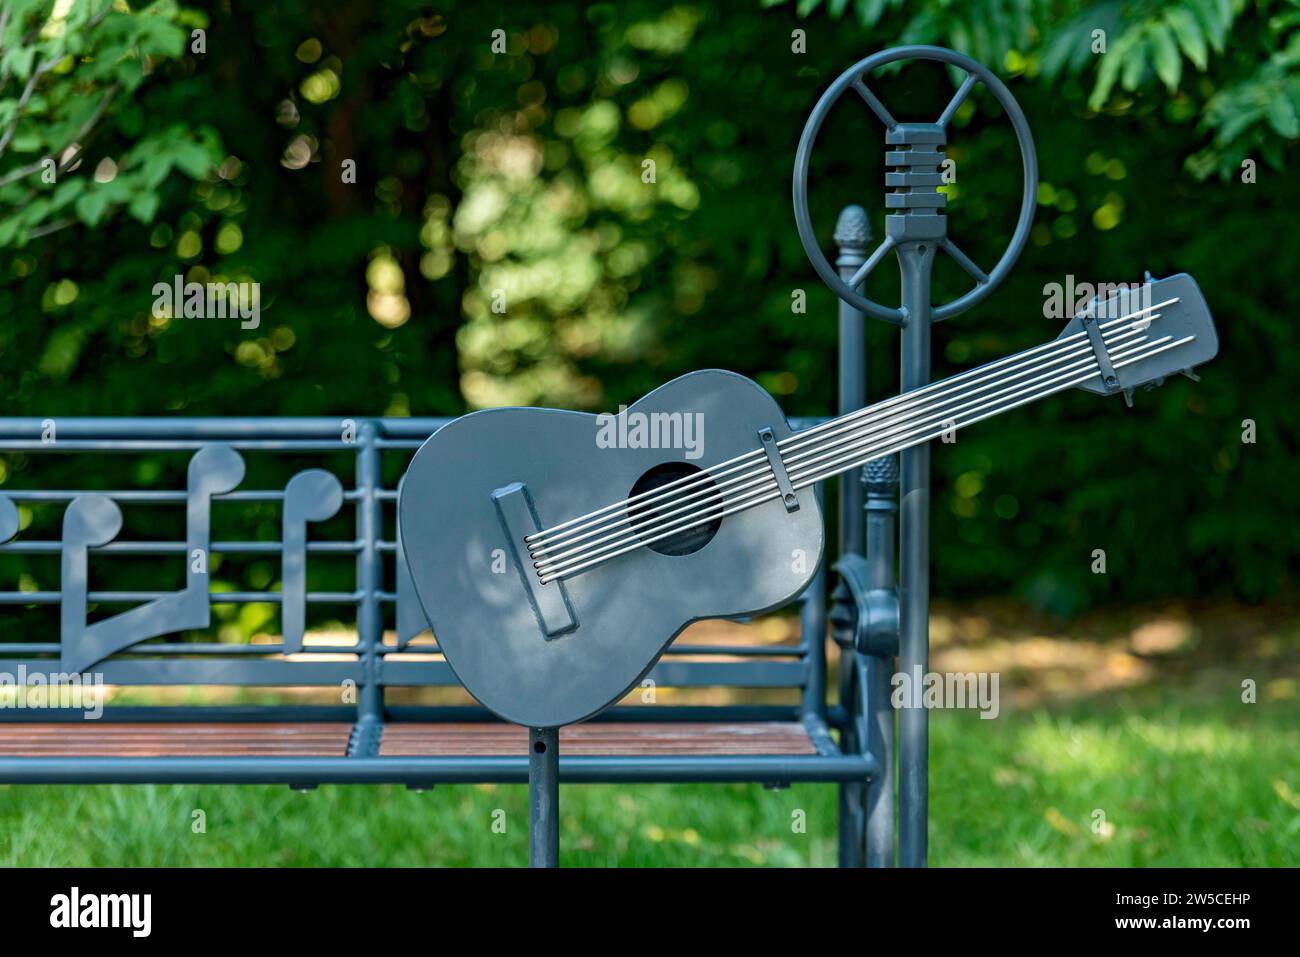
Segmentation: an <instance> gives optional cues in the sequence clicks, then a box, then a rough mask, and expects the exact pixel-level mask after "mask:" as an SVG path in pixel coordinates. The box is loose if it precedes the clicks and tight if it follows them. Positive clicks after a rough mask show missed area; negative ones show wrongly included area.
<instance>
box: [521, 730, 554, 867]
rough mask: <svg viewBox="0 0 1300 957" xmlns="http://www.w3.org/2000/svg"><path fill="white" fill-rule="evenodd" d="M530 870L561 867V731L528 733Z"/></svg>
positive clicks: (529, 731) (530, 731) (534, 731)
mask: <svg viewBox="0 0 1300 957" xmlns="http://www.w3.org/2000/svg"><path fill="white" fill-rule="evenodd" d="M528 866H529V867H559V866H560V730H559V728H530V729H529V730H528Z"/></svg>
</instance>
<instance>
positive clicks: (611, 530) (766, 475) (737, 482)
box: [533, 330, 1144, 568]
mask: <svg viewBox="0 0 1300 957" xmlns="http://www.w3.org/2000/svg"><path fill="white" fill-rule="evenodd" d="M1143 332H1144V330H1131V331H1129V332H1124V333H1120V334H1117V335H1114V336H1112V337H1110V338H1109V340H1108V341H1107V347H1108V348H1114V347H1115V346H1117V345H1119V344H1121V343H1122V342H1123V341H1124V340H1127V339H1129V338H1131V337H1133V336H1137V335H1142V334H1143ZM1072 351H1073V352H1074V354H1073V355H1070V356H1064V357H1062V358H1061V359H1056V360H1054V362H1053V363H1051V364H1057V363H1059V362H1061V361H1063V360H1064V361H1068V362H1074V363H1075V364H1074V365H1072V366H1069V367H1067V368H1065V369H1058V370H1056V371H1055V372H1045V371H1043V366H1042V365H1040V364H1038V363H1035V364H1034V367H1033V368H1032V369H1029V370H1027V371H1030V372H1034V373H1038V375H1036V376H1035V377H1034V378H1031V379H1029V380H1027V381H1020V382H1015V383H1014V384H1011V385H1008V382H1014V380H1015V379H1018V378H1019V375H1015V376H1012V377H1010V379H1000V380H999V381H998V382H995V383H993V384H992V385H993V386H995V387H997V386H1000V387H1003V388H1001V389H999V390H998V391H995V392H993V393H987V392H986V391H985V390H986V389H987V388H989V386H981V387H980V388H978V389H976V390H974V391H975V392H976V393H981V392H983V393H984V394H982V395H978V394H977V395H972V393H971V392H969V391H966V392H964V393H963V394H962V395H961V396H960V397H958V398H957V399H955V400H954V399H949V400H946V401H945V402H943V403H941V404H939V405H938V406H934V405H932V406H930V407H928V408H924V409H922V410H920V411H919V412H914V413H909V414H907V415H904V416H901V417H900V416H889V417H887V418H881V417H878V416H872V417H870V419H869V421H868V422H867V423H866V424H865V425H859V426H857V427H855V428H853V429H850V430H846V431H845V432H843V433H842V434H841V435H840V436H839V437H838V438H835V437H834V436H832V438H834V441H831V442H829V443H823V442H815V443H809V445H810V446H811V447H810V448H808V449H807V450H806V451H802V452H795V453H794V454H792V455H787V456H782V461H783V464H784V466H785V468H786V470H787V472H789V471H791V470H793V469H794V468H795V467H796V466H797V465H798V463H800V462H803V461H804V460H805V459H808V458H809V457H810V456H815V457H814V458H813V459H812V462H817V461H821V460H825V459H826V458H828V457H830V456H831V455H833V454H834V450H835V449H836V448H838V447H840V446H843V445H846V444H853V443H859V442H861V441H862V440H863V439H865V438H866V437H867V436H868V435H874V434H875V433H878V432H880V431H881V430H884V433H885V436H888V435H892V434H894V433H896V432H899V431H905V430H907V429H908V428H911V427H913V426H914V425H915V424H916V423H917V422H918V421H922V420H933V419H938V420H940V421H942V419H943V417H944V416H945V415H946V416H947V417H949V418H951V417H952V416H953V415H955V414H957V413H958V412H962V411H965V410H967V409H969V408H970V407H971V406H973V405H978V404H979V403H982V402H983V403H987V402H988V401H989V400H991V399H994V398H998V397H1000V396H1003V395H1006V394H1007V393H1008V392H1012V391H1014V390H1016V389H1024V388H1025V387H1026V386H1030V385H1033V384H1035V383H1037V382H1040V381H1043V380H1044V379H1049V378H1051V377H1052V376H1056V375H1059V374H1060V373H1062V372H1072V371H1075V370H1076V369H1084V368H1087V367H1088V365H1090V364H1092V363H1093V362H1095V359H1094V357H1093V356H1092V354H1091V349H1090V348H1089V347H1087V346H1080V347H1078V348H1077V349H1075V350H1072ZM1085 359H1087V360H1088V362H1086V363H1084V362H1083V360H1085ZM1081 363H1082V364H1081ZM879 437H884V436H879ZM810 464H811V463H810ZM775 480H776V476H775V474H774V473H773V472H772V469H771V466H770V464H769V463H767V462H766V460H764V461H763V462H762V463H761V464H760V465H759V466H758V467H757V468H755V469H751V470H750V471H749V472H748V473H745V474H742V475H739V476H737V477H736V478H733V479H730V480H728V481H726V482H722V483H720V484H717V485H715V484H714V483H711V482H710V483H708V485H707V486H706V487H705V488H703V489H701V490H699V491H696V492H693V493H691V494H688V495H685V496H681V497H677V498H674V499H673V500H672V501H669V502H666V503H665V504H664V505H662V506H660V507H659V508H658V509H656V511H657V512H659V514H658V515H657V516H656V519H657V520H658V521H666V520H668V519H669V518H671V517H673V516H675V515H680V514H682V513H683V512H685V511H689V509H690V508H691V505H690V504H689V503H691V502H692V501H695V500H696V499H699V498H701V497H709V498H712V497H715V496H717V495H718V494H719V493H720V492H724V491H727V493H728V494H735V493H737V492H741V491H744V490H745V489H747V488H751V487H753V486H755V485H757V484H759V483H765V487H766V484H771V483H774V482H775ZM728 490H729V491H728ZM649 507H650V506H645V505H635V506H633V509H629V511H628V512H626V513H624V515H623V516H620V517H618V519H617V520H616V521H613V522H605V523H601V524H598V525H597V527H596V528H594V529H592V530H591V531H589V532H586V533H585V534H582V535H578V536H577V537H576V538H571V539H569V540H567V541H565V542H563V543H562V544H561V545H560V546H557V547H559V548H561V549H562V550H561V551H551V552H549V553H547V554H545V557H541V555H542V551H541V550H538V551H535V552H533V555H534V558H535V559H536V560H535V561H534V566H535V567H539V568H540V567H542V565H543V564H556V563H559V562H563V561H565V560H566V559H568V558H569V557H571V556H572V555H574V554H576V553H578V552H580V551H582V550H584V549H590V548H593V547H596V546H597V545H600V544H602V543H603V542H606V541H608V540H609V539H610V538H612V537H613V536H614V535H616V534H618V533H619V532H621V531H622V527H623V526H627V527H629V528H630V527H632V525H633V523H634V522H635V520H636V519H635V518H634V517H633V516H632V515H631V514H630V512H631V511H632V510H639V511H642V512H644V511H645V510H646V509H647V508H649ZM664 508H668V509H671V511H668V512H666V513H665V512H663V511H662V510H663V509H664ZM601 533H604V534H603V536H602V537H600V538H597V539H595V540H594V541H588V542H587V544H586V545H580V544H579V543H580V542H583V541H584V540H587V539H590V538H591V537H592V536H593V535H601Z"/></svg>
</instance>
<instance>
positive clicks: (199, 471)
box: [60, 445, 244, 673]
mask: <svg viewBox="0 0 1300 957" xmlns="http://www.w3.org/2000/svg"><path fill="white" fill-rule="evenodd" d="M243 478H244V462H243V459H241V458H240V456H239V453H237V452H235V451H234V450H233V449H230V448H228V447H226V446H220V445H212V446H207V447H204V448H202V449H200V450H199V451H198V452H196V453H195V454H194V457H193V458H192V459H191V460H190V466H189V484H188V498H187V502H186V534H185V562H186V576H185V588H184V589H183V590H182V591H179V592H175V593H174V594H169V595H165V596H163V597H160V598H155V599H152V600H150V601H149V602H147V603H146V604H143V605H140V606H138V607H136V608H132V609H131V610H130V611H126V612H123V613H122V614H120V615H116V616H114V617H112V618H109V619H107V620H105V621H100V622H96V623H95V624H93V625H91V624H87V621H86V614H87V604H88V601H89V599H88V594H89V590H90V589H89V570H88V569H89V556H88V552H89V549H90V548H92V547H96V546H103V545H107V544H108V543H109V542H111V541H112V540H113V539H114V538H116V537H117V534H118V532H120V531H121V530H122V512H121V510H120V509H119V508H118V507H117V504H116V503H115V502H114V501H113V500H112V499H111V498H108V497H107V496H104V495H82V496H78V497H77V498H76V499H74V500H73V502H72V504H71V505H69V506H68V510H67V512H66V513H65V516H64V520H63V563H62V564H63V569H62V585H61V587H62V590H63V593H64V601H63V604H62V609H61V615H60V623H61V628H60V631H61V632H62V636H61V650H62V664H63V667H64V669H66V670H67V671H69V672H73V673H77V672H82V671H85V670H86V669H88V668H89V667H90V666H91V665H93V664H95V663H96V662H98V661H102V660H103V659H104V658H106V657H108V656H109V655H111V654H112V653H113V652H115V651H120V650H122V649H123V648H126V647H129V646H130V645H133V644H136V643H137V642H140V641H143V640H145V639H148V638H153V637H155V636H158V635H165V634H169V633H172V632H177V631H184V630H186V629H189V628H206V627H207V626H208V623H209V620H210V618H209V616H210V613H211V606H210V605H209V602H208V595H209V589H208V569H209V563H210V558H209V551H210V548H209V528H210V526H211V519H210V515H211V508H212V498H213V496H215V495H219V494H221V493H223V492H229V491H232V490H233V489H234V488H235V486H237V485H238V484H239V483H240V482H241V481H242V480H243Z"/></svg>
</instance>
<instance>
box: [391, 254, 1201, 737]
mask: <svg viewBox="0 0 1300 957" xmlns="http://www.w3.org/2000/svg"><path fill="white" fill-rule="evenodd" d="M1217 350H1218V338H1217V336H1216V334H1215V330H1214V325H1213V322H1212V320H1211V318H1210V313H1209V309H1208V307H1207V306H1206V303H1205V299H1204V297H1203V296H1202V295H1201V292H1200V289H1199V288H1198V287H1197V285H1196V283H1195V281H1194V280H1193V279H1192V278H1191V277H1190V276H1188V275H1186V274H1181V275H1177V276H1173V277H1171V278H1168V279H1162V280H1158V281H1154V282H1150V283H1148V284H1146V285H1144V286H1142V287H1140V289H1138V290H1132V291H1128V290H1126V291H1123V292H1121V293H1119V294H1118V295H1116V296H1114V297H1112V298H1110V299H1108V300H1106V301H1105V302H1098V303H1094V304H1093V306H1092V307H1090V309H1089V310H1088V311H1087V312H1086V314H1084V315H1081V316H1078V317H1076V318H1075V319H1073V320H1072V321H1071V322H1070V323H1069V324H1068V325H1067V326H1066V327H1065V329H1064V331H1062V333H1061V334H1060V336H1059V337H1057V338H1056V339H1055V340H1052V341H1050V342H1047V343H1044V344H1043V345H1040V346H1036V347H1035V348H1032V349H1029V350H1027V351H1025V352H1021V353H1019V354H1017V355H1014V356H1010V357H1008V358H1005V359H1000V360H998V361H996V362H992V363H989V364H987V365H983V366H980V367H978V368H975V369H972V370H970V371H968V372H964V373H962V374H960V375H957V376H953V377H952V378H949V379H945V380H943V381H941V382H936V383H934V384H932V385H928V386H925V387H923V388H920V389H916V390H914V391H911V392H905V393H903V394H902V395H899V396H896V397H894V398H892V399H889V400H887V401H885V402H881V403H878V404H876V405H872V406H868V407H867V408H864V409H860V410H858V411H856V412H853V413H850V414H848V415H844V416H841V417H840V418H837V419H833V420H831V421H828V422H825V423H822V424H821V425H818V426H816V427H815V428H811V429H807V430H804V431H801V432H794V431H793V430H792V429H791V428H790V426H789V425H788V423H787V422H786V420H785V417H784V416H783V415H782V413H781V410H780V408H779V407H778V406H777V404H776V402H774V401H773V400H772V398H771V397H770V396H769V395H768V394H767V393H766V392H765V391H764V390H763V389H762V388H760V387H759V386H758V385H757V384H756V383H754V382H752V381H751V380H749V379H746V378H744V377H742V376H739V375H735V374H733V373H730V372H722V371H717V370H708V371H703V372H695V373H692V374H690V375H686V376H682V377H681V378H679V379H675V380H673V381H672V382H669V383H668V384H667V385H664V386H662V387H660V388H659V389H656V390H655V391H654V392H651V393H650V394H649V395H647V396H646V397H645V398H643V399H641V400H640V401H639V402H637V403H636V404H635V405H633V406H631V407H630V408H628V409H626V410H624V411H622V412H621V413H620V414H619V416H618V417H617V420H615V421H614V423H613V425H614V426H616V427H615V428H611V427H610V425H611V423H610V422H609V421H608V420H604V419H602V418H601V417H597V416H593V415H588V414H583V413H577V412H563V411H555V410H549V409H527V408H507V409H491V410H487V411H483V412H475V413H473V414H471V415H467V416H464V417H463V418H461V419H458V420H456V421H455V422H453V423H451V424H450V425H448V426H446V427H444V428H442V429H441V430H439V431H438V432H437V433H436V434H434V435H433V436H432V437H431V438H430V439H429V440H428V441H427V442H426V443H425V444H424V445H423V446H422V447H421V448H420V450H419V451H418V452H417V453H416V455H415V457H414V459H413V460H412V462H411V465H410V469H409V471H408V472H407V475H406V478H405V479H404V481H403V484H402V490H401V494H400V499H399V504H398V520H399V524H400V533H401V537H402V543H403V547H404V549H405V551H406V555H407V560H408V562H409V565H410V570H411V574H412V577H413V579H414V583H415V588H416V592H417V593H418V595H419V598H420V602H421V604H422V605H423V606H424V610H425V612H426V613H427V614H428V617H429V620H430V622H431V624H432V626H433V631H434V634H435V636H436V637H437V639H438V644H439V646H440V647H441V649H442V651H443V653H444V654H445V655H446V658H447V661H448V662H449V663H450V665H451V667H452V668H453V670H454V671H455V672H456V675H457V677H458V678H459V679H460V680H461V682H462V683H463V684H464V685H465V687H466V688H467V689H468V690H469V691H470V692H471V693H472V694H473V695H474V696H475V697H477V698H478V699H479V700H480V701H481V702H482V703H483V704H484V705H486V706H487V707H488V708H490V709H491V710H493V711H494V712H496V713H497V714H498V715H500V716H501V717H503V718H505V719H507V720H509V721H513V722H515V723H517V724H522V725H528V726H531V727H536V728H549V727H558V726H560V725H564V724H569V723H572V722H575V721H580V720H583V719H584V718H588V717H590V716H591V715H593V714H595V713H596V712H598V711H600V710H601V709H602V708H604V707H606V706H607V705H609V704H611V703H612V702H614V701H617V700H618V699H619V698H621V697H622V696H623V695H624V694H625V693H626V692H627V691H628V690H629V689H631V688H632V687H634V686H635V685H636V684H637V683H638V681H639V680H640V679H641V677H642V676H643V675H644V674H645V673H646V672H647V671H648V670H649V669H650V668H651V667H652V666H653V665H654V663H655V662H656V661H657V660H658V658H659V656H660V655H661V654H662V653H663V651H664V649H665V648H666V647H667V646H668V644H669V643H670V642H671V641H672V640H673V638H674V637H675V636H676V635H677V634H678V633H679V632H681V631H682V629H684V628H685V627H686V626H687V625H688V624H690V623H691V622H693V621H696V620H697V619H701V618H719V617H733V616H739V615H747V614H752V613H757V612H761V611H766V610H770V609H774V608H778V607H780V606H782V605H784V604H786V603H787V602H789V601H791V600H792V599H793V598H794V597H795V596H797V595H798V594H799V593H800V592H801V591H802V590H803V589H804V587H805V586H806V585H807V584H808V582H809V581H810V580H811V578H812V576H813V574H814V572H815V571H816V568H817V565H818V562H819V560H820V558H821V552H822V540H823V526H822V515H821V508H820V506H819V503H818V500H817V496H816V493H815V491H814V485H815V483H817V482H818V481H820V480H822V479H825V478H828V477H830V476H833V475H836V474H839V473H841V472H844V471H847V470H849V469H851V468H853V467H856V466H860V465H863V464H864V463H866V462H868V461H869V460H871V459H874V458H877V457H879V456H883V455H886V454H889V453H891V452H895V451H898V450H901V449H905V448H909V447H911V446H915V445H918V444H921V443H924V442H927V441H930V440H932V439H935V438H937V437H939V436H941V435H942V434H943V433H945V432H948V431H950V430H953V429H959V428H963V427H965V426H967V425H971V424H973V423H975V422H979V421H981V420H983V419H986V418H989V417H990V416H993V415H996V414H998V413H1000V412H1005V411H1007V410H1009V409H1014V408H1016V407H1017V406H1021V405H1024V404H1026V403H1028V402H1031V401H1033V400H1035V399H1040V398H1043V397H1045V396H1048V395H1051V394H1053V393H1056V392H1061V391H1063V390H1065V389H1069V388H1080V389H1085V390H1087V391H1090V392H1097V393H1101V394H1109V393H1114V392H1120V391H1123V392H1126V393H1128V392H1131V391H1132V389H1133V388H1135V387H1136V386H1139V385H1154V384H1159V383H1160V382H1161V381H1162V380H1163V379H1164V377H1166V376H1168V375H1170V374H1172V373H1175V372H1187V371H1189V370H1190V369H1191V368H1192V367H1193V366H1196V365H1199V364H1201V363H1203V362H1205V361H1207V360H1208V359H1210V358H1212V357H1213V356H1214V354H1215V353H1216V352H1217ZM688 421H689V422H691V423H702V424H703V434H702V438H703V441H702V442H690V443H689V444H688V443H687V442H686V441H685V440H684V439H685V437H686V429H685V426H686V424H687V423H688ZM611 434H613V435H614V436H616V437H624V438H626V437H632V436H636V437H637V440H636V441H626V442H620V441H615V442H610V441H609V439H610V436H611ZM698 438H701V436H699V435H697V436H696V439H698ZM655 439H658V440H659V441H655ZM665 439H666V441H665ZM674 443H675V444H676V445H678V446H680V447H677V448H664V447H653V446H664V445H673V444H674ZM611 444H612V445H614V446H632V445H635V446H637V447H635V448H632V447H608V446H610V445H611ZM647 446H651V447H647Z"/></svg>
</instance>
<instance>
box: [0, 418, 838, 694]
mask: <svg viewBox="0 0 1300 957" xmlns="http://www.w3.org/2000/svg"><path fill="white" fill-rule="evenodd" d="M447 421H449V420H447V419H438V418H419V419H413V418H372V419H365V418H357V419H336V418H248V419H234V418H214V419H198V418H139V419H118V418H68V419H44V420H41V419H15V418H9V419H2V418H0V454H3V458H0V604H4V605H6V606H8V608H7V611H8V612H9V613H8V614H5V615H0V672H6V673H9V674H24V673H25V674H45V675H49V674H51V673H56V672H57V673H75V672H93V673H96V674H98V675H102V680H103V681H104V682H105V683H108V684H116V685H242V686H313V685H314V686H325V685H334V686H339V685H346V683H347V682H354V683H355V684H356V685H357V686H370V687H375V686H378V687H381V688H382V687H386V686H388V687H391V686H429V685H454V684H456V679H455V676H454V675H453V673H452V672H451V670H450V668H449V667H448V665H447V664H446V662H445V661H444V660H442V658H441V657H440V656H439V655H438V654H437V648H436V645H435V644H434V642H433V639H432V638H431V636H430V635H429V634H428V631H427V623H426V622H425V620H424V616H423V613H422V611H421V609H420V607H419V603H418V600H417V599H416V598H415V595H414V592H413V590H412V588H411V587H410V581H409V578H408V576H407V575H406V574H405V562H404V560H403V559H402V557H401V555H400V543H399V542H398V541H397V534H396V521H395V512H396V500H397V485H398V481H399V480H400V478H401V475H402V473H403V472H404V471H405V469H406V464H407V461H408V460H409V458H410V456H411V454H412V453H413V452H414V450H415V449H416V448H418V447H419V446H420V444H421V443H422V442H423V441H424V440H425V439H426V438H427V437H428V436H429V435H430V434H432V433H433V432H434V431H436V430H437V429H438V428H439V427H440V426H441V425H443V424H445V423H446V422H447ZM814 421H815V420H802V421H796V422H794V425H795V427H796V428H800V427H806V426H807V425H810V424H812V423H813V422H814ZM145 516H148V517H149V518H150V521H149V522H148V523H147V525H146V526H144V527H143V528H141V519H142V518H144V517H145ZM159 530H165V531H166V533H167V537H166V538H165V539H163V540H160V539H159V537H158V535H159ZM142 532H143V533H145V534H142ZM823 582H824V579H823V578H822V574H820V573H819V576H818V579H817V580H816V582H815V583H814V585H813V586H812V587H810V588H809V590H808V592H807V594H806V595H805V596H804V598H803V599H802V605H803V608H802V625H803V627H802V628H801V629H800V632H801V633H800V636H799V638H798V641H797V643H789V642H785V643H782V644H779V645H778V644H773V643H771V642H764V641H760V640H757V639H758V638H760V637H761V636H760V634H759V633H758V631H757V630H755V631H754V632H753V637H754V639H755V640H752V641H749V640H747V641H746V643H744V644H738V645H737V644H731V643H723V644H713V645H705V644H700V643H698V642H691V643H683V642H678V643H676V644H675V645H674V646H673V648H672V649H670V651H669V653H668V654H666V655H665V656H664V658H663V659H662V660H661V661H660V663H659V664H658V666H657V667H656V668H655V670H654V671H653V672H652V673H651V675H650V676H649V680H651V681H653V682H654V683H655V684H656V685H658V686H665V687H667V686H674V687H691V686H712V685H729V686H740V687H751V688H752V687H757V688H801V689H804V690H805V692H807V691H808V690H809V689H810V688H812V689H815V690H817V691H818V692H820V689H821V687H822V686H823V684H824V677H825V647H824V642H825V639H824V635H825V598H824V587H823ZM309 626H310V628H311V631H310V632H308V627H309ZM249 631H252V632H254V633H256V634H257V635H258V637H257V639H256V640H255V641H254V642H252V643H249V642H247V641H244V640H242V637H241V638H239V640H235V636H242V635H244V634H246V633H247V632H249Z"/></svg>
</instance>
